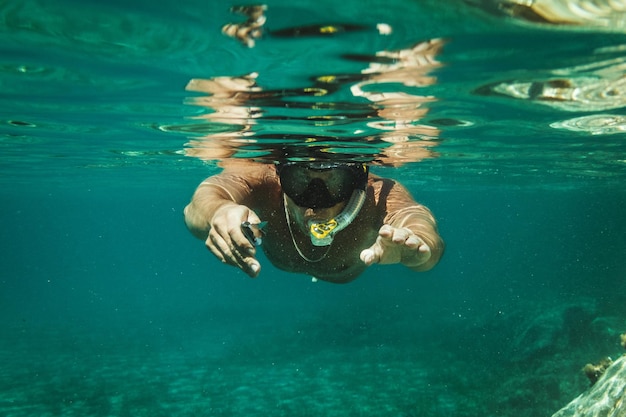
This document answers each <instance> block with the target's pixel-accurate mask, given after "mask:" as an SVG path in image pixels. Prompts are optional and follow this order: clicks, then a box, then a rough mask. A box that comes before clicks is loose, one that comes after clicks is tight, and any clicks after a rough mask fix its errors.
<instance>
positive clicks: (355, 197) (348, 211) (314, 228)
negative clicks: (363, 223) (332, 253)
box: [308, 189, 367, 246]
mask: <svg viewBox="0 0 626 417" xmlns="http://www.w3.org/2000/svg"><path fill="white" fill-rule="evenodd" d="M366 197H367V193H366V192H365V190H362V189H357V190H354V191H352V195H351V196H350V200H348V203H347V204H346V206H345V207H344V209H343V210H342V211H341V213H339V215H337V217H335V218H332V219H330V220H327V221H324V222H316V221H315V220H309V221H308V227H309V233H310V235H311V243H312V244H313V245H314V246H328V245H330V244H331V243H333V239H334V238H335V235H336V234H337V233H338V232H340V231H342V230H343V229H345V228H346V227H348V226H349V225H350V223H352V221H354V219H355V218H356V215H357V214H358V213H359V211H360V210H361V207H363V203H365V198H366Z"/></svg>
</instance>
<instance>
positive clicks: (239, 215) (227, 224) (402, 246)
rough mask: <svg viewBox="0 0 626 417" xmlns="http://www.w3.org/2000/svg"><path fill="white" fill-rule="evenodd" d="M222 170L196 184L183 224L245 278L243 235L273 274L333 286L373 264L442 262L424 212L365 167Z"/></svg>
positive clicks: (326, 164) (251, 263)
mask: <svg viewBox="0 0 626 417" xmlns="http://www.w3.org/2000/svg"><path fill="white" fill-rule="evenodd" d="M225 166H226V168H225V170H224V171H223V172H222V173H220V174H218V175H215V176H212V177H210V178H208V179H207V180H205V181H204V182H202V184H200V186H199V187H198V189H197V190H196V192H195V194H194V196H193V199H192V201H191V203H190V204H189V205H188V206H187V207H186V208H185V221H186V224H187V226H188V228H189V229H190V231H191V232H192V233H193V234H194V235H195V236H196V237H198V238H200V239H202V240H204V241H205V244H206V246H207V247H208V249H209V250H210V251H211V252H212V253H213V254H214V255H215V256H216V257H217V258H218V259H220V260H221V261H222V262H224V263H227V264H229V265H233V266H237V267H239V268H240V269H242V270H243V271H244V272H246V273H247V274H248V275H250V276H251V277H256V276H257V275H258V274H259V271H260V268H261V266H260V264H259V262H258V260H257V259H256V250H257V248H256V247H255V245H254V240H253V239H251V237H252V236H248V237H247V236H246V231H247V232H248V233H252V234H253V235H254V237H255V238H260V239H262V242H263V244H262V246H261V247H262V248H263V251H264V252H265V254H266V256H267V258H268V259H269V260H270V261H271V262H272V263H273V264H274V265H275V266H276V267H278V268H280V269H283V270H286V271H290V272H295V273H303V274H309V275H312V276H313V277H315V278H319V279H323V280H326V281H330V282H335V283H345V282H349V281H351V280H353V279H354V278H356V277H357V276H358V275H359V274H361V273H362V272H363V271H364V270H365V269H366V268H367V267H368V266H370V265H372V264H374V263H380V264H396V263H400V264H402V265H405V266H406V267H408V268H410V269H412V270H414V271H426V270H429V269H431V268H432V267H434V266H435V264H437V262H438V261H439V259H440V257H441V256H442V254H443V249H444V245H443V241H442V240H441V237H440V236H439V234H438V232H437V225H436V221H435V219H434V217H433V215H432V214H431V213H430V211H429V210H428V209H427V208H426V207H424V206H422V205H420V204H418V203H416V202H415V201H414V200H413V198H412V197H411V196H410V195H409V193H408V191H407V190H406V189H405V188H404V187H402V186H401V185H400V184H399V183H397V182H396V181H393V180H391V179H385V178H380V177H377V176H374V175H370V174H369V173H368V167H367V166H366V165H365V164H362V163H354V162H351V163H347V162H332V161H315V162H283V163H278V164H276V165H275V166H274V165H269V164H257V163H253V162H246V161H233V162H232V163H231V162H227V163H226V164H225ZM262 222H263V223H262ZM242 226H244V228H242ZM261 227H262V229H261Z"/></svg>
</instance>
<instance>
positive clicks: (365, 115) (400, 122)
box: [187, 39, 443, 166]
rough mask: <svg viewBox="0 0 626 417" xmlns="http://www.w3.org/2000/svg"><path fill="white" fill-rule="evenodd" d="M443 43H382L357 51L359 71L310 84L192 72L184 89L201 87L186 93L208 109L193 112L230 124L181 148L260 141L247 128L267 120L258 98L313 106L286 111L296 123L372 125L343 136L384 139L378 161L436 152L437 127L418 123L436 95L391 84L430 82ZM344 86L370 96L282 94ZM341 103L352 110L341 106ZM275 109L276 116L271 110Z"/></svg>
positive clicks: (222, 148) (208, 154)
mask: <svg viewBox="0 0 626 417" xmlns="http://www.w3.org/2000/svg"><path fill="white" fill-rule="evenodd" d="M442 45H443V41H442V40H440V39H434V40H431V41H426V42H420V43H418V44H417V45H415V46H413V47H412V48H408V49H402V50H398V51H381V52H379V53H377V54H376V55H375V56H370V57H365V58H363V57H361V58H359V59H360V60H364V59H367V60H368V61H369V62H370V65H369V66H368V67H367V68H366V69H364V70H363V71H362V72H361V73H360V74H348V75H324V76H319V77H316V78H315V81H316V84H315V86H314V87H308V88H299V89H291V90H263V89H262V88H261V87H259V86H258V84H257V83H256V79H257V74H256V73H252V74H248V75H244V76H241V77H215V78H212V79H193V80H191V81H190V82H189V84H188V85H187V90H189V91H196V92H202V93H205V94H207V95H206V96H200V97H193V98H190V99H189V100H188V101H187V103H188V104H193V105H198V106H202V107H206V108H207V109H209V110H210V112H208V113H206V114H203V115H201V116H196V117H194V118H195V119H201V120H205V121H207V122H216V123H222V124H225V125H228V126H229V127H230V129H229V131H228V132H223V131H220V132H218V133H212V134H208V135H205V136H203V137H200V138H194V139H193V140H191V141H190V142H189V148H187V155H189V156H195V157H198V158H201V159H204V160H211V159H223V158H227V157H230V156H233V155H234V154H235V153H236V152H237V150H238V149H241V148H242V147H243V146H247V145H250V144H257V145H258V146H264V143H263V140H264V138H262V137H260V136H261V135H259V134H257V133H256V132H253V127H254V126H255V125H262V124H263V123H264V122H266V121H267V120H268V117H267V116H265V114H264V106H270V107H275V108H276V107H282V108H284V109H286V110H285V111H293V110H289V109H296V108H303V109H310V110H311V113H313V112H315V114H311V116H305V117H302V116H298V117H294V116H291V115H290V116H284V117H283V119H285V120H292V121H294V123H297V122H305V123H307V124H309V125H310V124H313V123H316V121H320V123H321V122H322V121H323V122H324V123H327V124H328V125H332V124H333V123H334V121H335V120H338V121H340V122H341V123H343V124H344V125H345V123H346V122H349V123H351V122H354V123H355V124H357V123H365V126H366V127H369V128H371V129H373V130H374V132H376V134H374V135H372V134H367V133H365V134H363V135H361V136H359V135H358V134H352V135H350V137H349V141H350V143H349V146H354V147H359V146H362V145H366V146H377V145H376V143H377V142H381V141H382V142H383V143H386V144H387V145H386V146H385V147H383V148H382V149H381V147H380V146H377V148H376V152H377V153H378V158H377V162H378V163H379V164H382V165H391V166H399V165H402V164H403V163H406V162H417V161H420V160H422V159H426V158H432V157H435V156H436V154H434V153H433V152H432V150H431V148H432V147H434V146H436V145H437V138H438V136H439V130H438V129H437V128H435V127H433V126H428V125H425V124H421V123H419V120H420V119H422V118H423V117H424V116H425V115H426V114H427V112H428V108H427V104H428V103H430V102H433V101H435V98H434V97H432V96H422V95H418V94H412V92H408V91H397V84H402V85H404V86H406V87H409V89H410V88H413V87H422V86H426V85H431V84H434V83H435V82H436V78H435V77H433V76H432V75H430V72H431V71H432V70H433V69H436V68H438V67H440V66H441V64H440V63H439V62H437V61H436V60H435V55H436V54H437V53H438V52H439V51H440V49H441V47H442ZM394 84H395V85H394ZM343 87H349V89H350V92H351V93H352V95H353V96H355V97H362V98H364V99H366V100H367V101H368V102H369V104H362V103H333V102H316V103H311V102H298V101H296V100H289V101H287V100H286V98H287V97H295V98H297V97H301V96H319V97H322V96H325V95H328V94H330V93H332V92H334V91H337V90H338V89H340V88H343ZM342 108H346V109H351V110H349V111H347V112H346V113H345V114H342V113H341V109H342ZM323 109H328V110H329V111H332V112H333V113H331V114H329V117H325V116H324V115H320V114H319V112H320V111H323ZM355 109H356V110H355ZM338 112H339V113H338ZM290 114H291V113H290ZM273 117H274V119H276V116H273ZM260 130H263V129H262V128H261V129H260ZM359 130H362V129H360V128H358V127H357V128H355V129H354V131H359ZM277 135H280V134H279V133H277ZM284 139H293V140H297V139H298V138H297V135H295V134H293V133H289V134H287V135H285V137H284ZM304 139H306V140H307V141H308V142H310V141H311V140H316V141H333V138H330V137H323V136H320V135H319V134H315V135H308V136H304ZM334 140H336V141H337V142H341V141H342V137H341V136H337V137H336V138H335V139H334ZM270 142H271V141H270ZM343 143H345V142H343ZM309 144H310V143H309ZM368 144H369V145H368ZM338 146H341V145H338ZM349 146H348V147H349ZM270 147H271V144H270ZM270 153H271V152H270Z"/></svg>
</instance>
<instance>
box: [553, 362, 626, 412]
mask: <svg viewBox="0 0 626 417" xmlns="http://www.w3.org/2000/svg"><path fill="white" fill-rule="evenodd" d="M625 416H626V355H625V356H622V357H620V358H619V359H618V360H616V361H615V362H614V363H613V364H612V365H611V366H609V367H608V368H607V370H606V371H605V372H604V374H603V375H602V376H601V377H600V379H598V381H597V382H596V383H595V384H594V385H593V386H592V387H590V388H589V389H588V390H587V391H585V392H584V393H582V394H581V395H580V396H579V397H577V398H576V399H575V400H573V401H572V402H571V403H569V404H568V405H566V406H565V407H563V408H562V409H560V410H559V411H558V412H557V413H555V414H553V415H552V417H625Z"/></svg>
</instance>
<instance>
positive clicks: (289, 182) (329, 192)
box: [276, 162, 369, 208]
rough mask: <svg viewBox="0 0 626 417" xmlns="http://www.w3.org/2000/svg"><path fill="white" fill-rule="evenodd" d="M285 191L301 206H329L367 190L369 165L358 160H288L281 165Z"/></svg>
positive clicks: (279, 166)
mask: <svg viewBox="0 0 626 417" xmlns="http://www.w3.org/2000/svg"><path fill="white" fill-rule="evenodd" d="M276 169H277V172H278V175H279V177H280V184H281V187H282V190H283V192H284V193H285V194H286V195H288V196H289V198H291V199H292V200H293V202H294V203H296V204H297V205H298V206H300V207H306V208H329V207H333V206H335V205H336V204H338V203H341V202H346V201H348V200H349V199H350V197H351V196H352V192H353V191H355V190H364V189H365V187H366V185H367V175H368V172H369V168H368V166H367V165H365V164H362V163H355V162H343V163H340V162H288V163H283V164H278V165H277V168H276Z"/></svg>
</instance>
